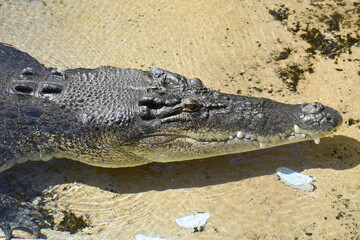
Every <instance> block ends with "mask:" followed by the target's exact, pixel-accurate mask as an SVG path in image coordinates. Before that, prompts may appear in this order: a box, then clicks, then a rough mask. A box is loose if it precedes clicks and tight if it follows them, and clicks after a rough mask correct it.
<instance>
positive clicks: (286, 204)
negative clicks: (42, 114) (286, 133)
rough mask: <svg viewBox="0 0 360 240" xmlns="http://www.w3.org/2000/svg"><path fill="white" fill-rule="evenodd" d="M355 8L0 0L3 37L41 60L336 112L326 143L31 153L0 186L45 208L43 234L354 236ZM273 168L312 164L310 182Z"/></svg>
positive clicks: (350, 4) (316, 3)
mask: <svg viewBox="0 0 360 240" xmlns="http://www.w3.org/2000/svg"><path fill="white" fill-rule="evenodd" d="M358 14H359V3H358V2H355V1H350V0H349V1H346V0H344V1H335V0H334V1H332V0H324V1H322V0H312V1H296V0H289V1H276V0H268V1H251V0H242V1H235V0H229V1H221V0H212V1H208V0H199V1H195V2H194V1H179V0H171V1H170V0H168V1H155V0H154V1H145V0H139V1H110V0H102V1H100V0H98V1H71V0H54V1H47V0H44V1H36V0H33V1H31V0H28V1H4V0H1V1H0V23H1V24H0V42H5V43H8V44H12V45H13V46H15V47H17V48H19V49H21V50H23V51H26V52H27V53H29V54H31V55H32V56H34V57H35V58H37V59H38V60H39V61H40V62H42V63H44V64H45V65H47V66H57V67H60V68H63V69H66V68H76V67H87V68H93V67H98V66H100V65H112V66H117V67H130V68H140V69H144V70H147V69H150V68H153V67H161V68H164V69H168V70H171V71H174V72H178V73H180V74H182V75H185V76H187V77H198V78H200V79H202V80H203V82H204V83H205V84H206V85H207V86H208V87H211V88H213V89H216V90H221V91H224V92H228V93H240V94H243V95H252V96H257V97H269V98H272V99H274V100H278V101H281V102H288V103H299V102H313V101H319V102H321V103H323V104H325V105H328V106H331V107H333V108H335V109H338V110H339V111H340V112H341V113H342V115H343V118H344V124H343V126H342V127H341V129H340V130H339V131H338V132H337V134H336V136H335V137H333V138H324V139H322V141H321V143H320V145H315V144H314V143H312V142H304V143H298V144H292V145H287V146H283V147H277V148H272V149H265V150H261V151H255V152H249V153H244V154H237V155H228V156H221V157H215V158H210V159H203V160H195V161H188V162H177V163H168V164H157V163H154V164H149V165H146V166H140V167H135V168H123V169H102V168H96V167H91V166H87V165H83V164H80V163H77V162H73V161H70V160H56V161H50V162H47V163H26V164H22V165H19V166H17V167H16V168H13V169H11V170H9V171H6V172H4V173H2V174H0V187H1V188H0V189H1V192H6V193H9V194H11V195H13V196H15V197H17V198H19V199H23V200H31V201H34V202H35V203H40V204H41V205H42V206H44V207H45V208H47V209H51V210H52V212H53V215H54V224H55V229H58V230H50V229H44V230H43V233H44V234H45V235H47V236H48V237H49V238H50V239H65V238H66V239H135V237H134V236H135V235H136V234H138V233H141V234H144V235H147V236H152V237H162V238H167V239H360V225H359V223H360V166H359V163H360V143H359V140H360V109H359V106H360V98H359V93H360V84H359V83H360V76H359V74H360V73H359V70H360V69H359V61H360V49H359V17H358ZM280 166H286V167H289V168H292V169H294V170H296V171H299V172H303V173H305V174H307V175H311V176H315V177H316V182H315V183H314V185H315V186H316V190H315V191H314V192H303V191H299V190H295V189H292V188H290V187H288V186H287V185H285V184H283V183H282V182H280V181H279V180H278V177H277V175H276V174H275V169H276V168H278V167H280ZM39 196H41V197H39ZM197 212H208V213H211V217H210V218H209V220H208V222H207V224H206V225H205V228H203V229H200V230H201V231H197V232H194V230H193V229H190V230H189V229H185V228H181V227H180V226H178V225H177V224H176V222H175V219H176V218H177V217H182V216H186V215H191V214H195V213H197ZM71 216H72V217H73V218H71ZM69 219H70V220H69ZM66 220H68V221H66ZM71 225H72V226H73V228H69V226H71ZM84 226H88V227H85V228H83V227H84ZM82 228H83V229H82ZM69 229H73V231H76V230H79V231H78V232H77V233H75V234H70V233H69V232H66V231H60V230H69ZM15 235H16V236H25V237H26V236H27V237H30V235H29V234H27V235H26V234H25V233H23V232H20V231H16V233H15ZM1 237H2V238H3V235H2V233H0V239H2V238H1Z"/></svg>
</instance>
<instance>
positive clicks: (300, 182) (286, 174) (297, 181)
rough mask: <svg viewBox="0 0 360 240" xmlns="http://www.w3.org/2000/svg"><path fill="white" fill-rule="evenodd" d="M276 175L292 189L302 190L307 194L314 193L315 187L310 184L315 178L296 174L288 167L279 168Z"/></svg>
mask: <svg viewBox="0 0 360 240" xmlns="http://www.w3.org/2000/svg"><path fill="white" fill-rule="evenodd" d="M276 173H277V174H278V175H279V177H280V180H281V181H282V182H284V183H285V184H287V185H289V186H290V187H292V188H296V189H300V190H303V191H307V192H313V191H314V190H315V186H314V185H312V184H310V182H312V181H313V180H314V179H315V178H314V177H311V176H308V175H305V174H301V173H298V172H295V171H294V170H292V169H290V168H287V167H279V168H277V169H276Z"/></svg>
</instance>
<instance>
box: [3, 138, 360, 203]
mask: <svg viewBox="0 0 360 240" xmlns="http://www.w3.org/2000/svg"><path fill="white" fill-rule="evenodd" d="M359 163H360V143H359V141H357V140H355V139H352V138H349V137H345V136H335V137H333V138H324V139H322V142H321V144H320V145H315V144H314V143H313V142H302V143H296V144H291V145H284V146H281V147H275V148H270V149H264V150H258V151H253V152H247V153H242V154H234V155H225V156H219V157H213V158H208V159H201V160H193V161H184V162H172V163H151V164H148V165H144V166H139V167H133V168H117V169H105V168H99V167H93V166H88V165H86V164H82V163H79V162H75V161H72V160H68V159H54V160H51V161H49V162H28V163H25V164H19V165H17V166H16V167H14V168H12V169H10V170H8V171H5V172H3V173H1V174H0V192H1V193H6V194H9V195H13V196H16V197H17V198H22V199H24V200H29V199H31V198H32V197H33V196H36V195H40V194H41V192H42V191H43V190H45V189H46V188H48V187H50V186H54V185H57V184H62V183H72V182H79V183H82V184H86V185H90V186H95V187H99V188H101V189H103V190H107V191H111V192H114V193H137V192H145V191H150V190H156V191H162V190H167V189H179V188H193V187H203V186H210V185H217V184H223V183H228V182H234V181H241V180H242V179H246V178H253V177H257V176H263V175H269V174H274V173H275V169H276V168H277V167H280V166H286V167H290V168H292V169H294V170H296V171H303V170H305V169H311V168H330V169H335V170H344V169H349V168H353V167H356V166H357V165H358V164H359Z"/></svg>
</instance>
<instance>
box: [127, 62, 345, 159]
mask: <svg viewBox="0 0 360 240" xmlns="http://www.w3.org/2000/svg"><path fill="white" fill-rule="evenodd" d="M150 75H151V77H152V78H153V82H152V84H150V86H149V87H148V89H147V91H146V92H147V94H145V95H144V96H142V97H141V98H140V100H139V102H138V112H139V115H140V117H141V121H139V124H138V126H139V129H140V131H141V134H140V135H141V138H139V139H138V141H139V142H138V143H137V147H136V149H134V151H135V152H137V153H138V154H140V155H142V156H145V157H146V158H147V159H152V160H154V161H165V160H166V161H171V160H173V161H177V160H184V159H194V158H202V157H209V156H216V155H222V154H228V153H239V152H245V151H251V150H256V149H260V148H266V147H273V146H278V145H284V144H289V143H294V142H300V141H306V140H312V139H313V140H314V141H315V143H317V144H318V143H319V142H320V138H321V137H325V136H328V135H331V134H332V133H333V132H334V131H335V130H336V129H337V127H338V126H339V125H340V124H341V123H342V117H341V115H340V114H339V113H338V112H337V111H336V110H334V109H332V108H330V107H327V106H324V105H322V104H320V103H317V102H314V103H304V104H295V105H291V104H284V103H279V102H276V101H272V100H270V99H266V98H255V97H246V96H239V95H231V94H224V93H221V92H217V91H213V90H210V89H208V88H206V87H205V86H204V85H203V83H202V82H201V81H200V80H199V79H186V78H185V77H183V76H180V75H178V74H174V73H171V72H168V71H165V70H162V69H158V68H155V69H153V70H151V71H150Z"/></svg>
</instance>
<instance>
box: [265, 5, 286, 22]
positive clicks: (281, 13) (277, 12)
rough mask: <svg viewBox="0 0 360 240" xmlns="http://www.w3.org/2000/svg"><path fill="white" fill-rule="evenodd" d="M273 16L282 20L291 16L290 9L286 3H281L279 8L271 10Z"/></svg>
mask: <svg viewBox="0 0 360 240" xmlns="http://www.w3.org/2000/svg"><path fill="white" fill-rule="evenodd" d="M269 13H270V15H271V16H273V17H274V18H275V19H276V20H278V21H280V22H282V21H284V20H287V19H288V18H289V15H290V13H289V9H288V8H287V7H285V6H284V5H281V6H280V8H278V9H273V10H269Z"/></svg>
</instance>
